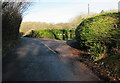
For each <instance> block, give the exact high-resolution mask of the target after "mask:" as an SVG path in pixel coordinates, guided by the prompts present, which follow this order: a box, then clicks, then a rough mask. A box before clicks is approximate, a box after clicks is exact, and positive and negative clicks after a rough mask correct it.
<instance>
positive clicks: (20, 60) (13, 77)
mask: <svg viewBox="0 0 120 83" xmlns="http://www.w3.org/2000/svg"><path fill="white" fill-rule="evenodd" d="M70 49H71V48H70V47H69V46H68V45H67V44H66V42H65V41H60V40H51V39H34V38H21V42H20V43H19V44H18V45H17V46H16V47H15V48H14V49H12V50H11V51H10V52H9V53H7V55H6V56H5V57H4V58H3V68H2V70H3V81H100V79H99V78H98V77H97V76H96V75H95V74H94V73H93V72H92V71H91V70H90V69H89V68H87V67H86V66H85V65H84V64H83V63H81V62H79V61H77V60H75V59H73V58H72V56H73V54H72V53H71V51H70Z"/></svg>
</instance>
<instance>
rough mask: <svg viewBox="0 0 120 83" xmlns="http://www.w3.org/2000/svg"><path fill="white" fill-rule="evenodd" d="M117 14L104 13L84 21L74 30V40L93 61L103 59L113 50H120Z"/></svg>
mask: <svg viewBox="0 0 120 83" xmlns="http://www.w3.org/2000/svg"><path fill="white" fill-rule="evenodd" d="M119 16H120V15H119V13H104V14H100V15H97V16H94V17H91V18H87V19H85V20H84V21H83V22H82V23H81V24H80V25H79V26H78V27H77V29H76V31H75V34H76V39H77V41H78V42H79V43H80V46H81V47H86V48H87V49H88V52H89V53H90V54H91V55H92V57H91V58H92V59H93V60H95V61H96V60H99V59H101V58H103V56H104V55H105V54H106V53H110V52H111V51H112V49H113V48H116V49H120V43H119V42H120V25H119V20H120V19H119Z"/></svg>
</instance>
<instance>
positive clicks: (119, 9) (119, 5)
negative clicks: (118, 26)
mask: <svg viewBox="0 0 120 83" xmlns="http://www.w3.org/2000/svg"><path fill="white" fill-rule="evenodd" d="M118 12H120V1H119V2H118Z"/></svg>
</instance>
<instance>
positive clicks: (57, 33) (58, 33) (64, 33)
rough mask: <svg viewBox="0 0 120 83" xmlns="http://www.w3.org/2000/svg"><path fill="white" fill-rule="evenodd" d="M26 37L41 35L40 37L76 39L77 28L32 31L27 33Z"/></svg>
mask: <svg viewBox="0 0 120 83" xmlns="http://www.w3.org/2000/svg"><path fill="white" fill-rule="evenodd" d="M25 37H40V38H52V39H59V40H68V39H74V37H75V30H69V29H45V30H38V31H31V33H30V34H28V35H26V36H25Z"/></svg>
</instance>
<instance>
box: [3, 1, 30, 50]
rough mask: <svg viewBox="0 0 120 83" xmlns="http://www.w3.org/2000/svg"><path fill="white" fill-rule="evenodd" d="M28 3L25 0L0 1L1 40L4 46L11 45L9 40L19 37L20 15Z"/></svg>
mask: <svg viewBox="0 0 120 83" xmlns="http://www.w3.org/2000/svg"><path fill="white" fill-rule="evenodd" d="M29 5H30V2H27V0H3V1H2V42H3V51H4V48H9V47H7V44H9V46H10V45H11V44H10V42H11V41H13V40H16V39H18V38H19V28H20V24H21V22H22V15H23V13H24V12H25V11H26V9H27V8H28V6H29Z"/></svg>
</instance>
